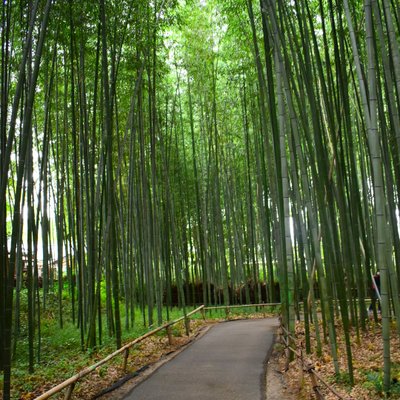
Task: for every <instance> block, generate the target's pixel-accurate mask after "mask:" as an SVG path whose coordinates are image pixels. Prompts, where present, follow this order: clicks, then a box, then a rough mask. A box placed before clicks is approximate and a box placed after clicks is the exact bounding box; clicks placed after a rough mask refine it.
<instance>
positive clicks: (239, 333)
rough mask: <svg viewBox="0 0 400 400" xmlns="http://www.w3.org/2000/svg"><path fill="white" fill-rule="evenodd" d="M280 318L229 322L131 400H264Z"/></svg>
mask: <svg viewBox="0 0 400 400" xmlns="http://www.w3.org/2000/svg"><path fill="white" fill-rule="evenodd" d="M277 326H278V320H277V319H275V318H274V319H272V318H271V319H257V320H242V321H232V322H225V323H220V324H217V325H215V326H214V327H212V328H211V329H210V331H209V332H207V333H206V334H205V335H204V336H203V337H201V338H200V339H199V340H197V341H195V342H194V343H193V344H192V345H191V346H189V347H188V348H187V349H186V350H184V351H183V352H182V353H180V354H179V355H178V356H177V357H175V358H174V359H173V360H171V361H170V362H168V363H166V364H165V365H163V366H162V367H160V368H159V369H158V370H157V371H156V372H155V373H154V374H152V375H151V376H150V377H149V378H148V379H146V380H145V381H143V382H142V383H140V384H139V385H138V386H137V387H135V388H134V389H133V390H132V391H131V392H130V393H129V394H128V395H127V396H126V397H125V399H128V400H161V399H162V400H191V399H197V400H198V399H201V400H216V399H218V400H228V399H229V400H253V399H254V400H259V399H264V398H265V385H264V383H265V361H266V359H267V358H268V356H269V354H270V351H271V349H272V344H273V340H274V333H275V331H276V328H277Z"/></svg>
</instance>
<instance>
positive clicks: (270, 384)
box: [265, 350, 298, 400]
mask: <svg viewBox="0 0 400 400" xmlns="http://www.w3.org/2000/svg"><path fill="white" fill-rule="evenodd" d="M281 370H282V365H281V361H280V356H279V354H278V352H277V351H276V350H274V351H273V352H272V354H271V357H270V358H269V360H268V363H267V368H266V376H265V381H266V388H265V389H266V393H265V398H266V400H283V399H285V400H295V399H297V398H298V397H297V396H296V395H295V394H294V393H293V392H292V391H290V390H289V388H288V387H287V385H286V380H285V376H284V374H283V372H281Z"/></svg>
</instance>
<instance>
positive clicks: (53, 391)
mask: <svg viewBox="0 0 400 400" xmlns="http://www.w3.org/2000/svg"><path fill="white" fill-rule="evenodd" d="M203 309H204V305H201V306H200V307H198V308H196V309H195V310H193V311H191V312H189V313H187V314H186V315H184V316H182V317H180V318H178V319H176V320H174V321H171V322H168V323H166V324H164V325H161V326H159V327H158V328H156V329H153V330H152V331H150V332H147V333H146V334H144V335H143V336H140V337H138V338H136V339H135V340H133V341H131V342H129V343H127V344H126V345H124V346H122V347H121V348H119V349H118V350H116V351H114V353H112V354H109V355H108V356H107V357H106V358H103V359H102V360H100V361H98V362H97V363H96V364H93V365H91V366H90V367H87V368H85V369H83V370H82V371H80V372H78V373H77V374H75V375H74V376H71V378H69V379H67V380H65V381H64V382H62V383H60V384H59V385H57V386H55V387H53V388H52V389H50V390H48V391H47V392H45V393H43V394H42V395H40V396H39V397H36V400H45V399H48V398H49V397H51V396H53V395H54V394H56V393H58V392H61V390H63V389H65V388H67V387H68V391H67V393H66V395H65V399H66V400H69V399H70V398H71V395H72V392H73V390H74V387H75V384H76V383H77V382H78V381H79V380H80V379H82V378H83V377H85V376H87V375H89V374H90V373H92V372H93V371H94V370H96V369H97V368H99V367H100V366H102V365H104V364H105V363H107V362H108V361H110V360H111V359H113V358H114V357H116V356H118V355H120V354H122V353H125V357H124V369H126V363H127V360H128V356H129V349H130V348H131V347H132V346H134V345H135V344H137V343H140V342H142V341H143V340H144V339H146V338H148V337H150V336H153V335H154V334H156V333H157V332H160V331H162V330H163V329H166V330H167V332H168V330H169V328H170V327H171V326H172V325H175V324H177V323H178V322H180V321H182V320H185V326H186V331H187V332H188V321H189V320H188V317H190V316H191V315H193V314H196V313H198V312H199V311H202V310H203ZM168 337H169V338H170V334H169V335H168Z"/></svg>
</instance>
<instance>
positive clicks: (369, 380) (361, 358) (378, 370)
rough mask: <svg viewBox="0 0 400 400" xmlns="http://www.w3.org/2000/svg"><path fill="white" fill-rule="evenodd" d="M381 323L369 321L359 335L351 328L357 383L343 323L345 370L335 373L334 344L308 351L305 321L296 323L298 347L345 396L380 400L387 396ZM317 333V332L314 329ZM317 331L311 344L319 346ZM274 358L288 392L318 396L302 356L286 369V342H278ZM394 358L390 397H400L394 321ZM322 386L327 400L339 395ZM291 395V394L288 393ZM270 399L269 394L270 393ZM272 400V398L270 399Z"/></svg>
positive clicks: (341, 352)
mask: <svg viewBox="0 0 400 400" xmlns="http://www.w3.org/2000/svg"><path fill="white" fill-rule="evenodd" d="M381 329H382V328H381V325H380V323H379V322H378V323H375V322H374V321H369V323H368V325H367V330H366V331H365V332H362V331H360V332H359V336H357V332H356V330H355V329H354V328H352V329H351V331H350V337H351V340H352V341H353V342H352V356H353V368H354V379H355V385H354V386H353V387H351V386H350V383H349V375H348V373H347V354H346V347H345V341H344V333H343V326H342V324H341V323H340V322H337V323H336V330H337V338H338V339H337V341H338V361H339V367H340V370H341V373H340V375H339V376H335V372H334V366H333V362H332V357H331V353H330V347H329V345H328V344H327V343H323V349H322V355H321V357H317V356H316V355H315V354H310V355H306V354H305V331H304V323H303V322H298V323H297V324H296V338H297V340H296V348H297V349H302V352H303V354H304V358H305V359H306V360H309V361H310V362H311V364H312V365H313V366H314V368H315V371H317V372H318V374H319V375H321V376H322V378H323V379H324V380H325V381H326V382H327V383H328V384H329V385H331V386H332V387H333V388H334V389H335V390H336V391H337V392H339V394H341V395H342V396H343V399H347V400H350V399H354V400H378V399H383V398H386V397H385V395H384V393H383V383H382V382H383V372H382V366H383V356H382V354H383V342H382V332H381ZM312 333H314V332H312ZM314 337H315V336H314V335H312V338H311V348H312V349H316V341H315V339H314ZM273 358H274V359H273V360H272V361H271V362H272V363H273V368H274V369H275V371H276V372H277V373H278V374H279V375H280V377H281V378H280V380H281V382H282V383H283V386H284V388H285V390H286V392H287V393H291V394H292V395H293V396H294V397H293V398H296V399H304V400H306V399H307V400H308V399H314V398H315V397H314V394H313V388H312V384H311V379H310V377H309V376H308V374H307V373H306V372H303V369H302V367H301V364H300V362H299V361H298V360H296V359H295V360H294V361H292V362H290V363H289V369H288V370H286V365H287V361H286V357H285V355H284V351H283V346H282V345H280V344H278V343H277V344H276V345H275V355H274V357H273ZM391 361H392V385H391V396H390V399H391V400H393V399H400V338H399V336H398V335H397V333H396V327H395V325H394V324H393V325H392V334H391ZM319 387H320V389H321V391H322V392H323V395H324V398H325V399H326V400H331V399H332V400H333V399H337V398H338V397H337V396H335V395H334V394H333V393H332V392H330V391H329V390H328V389H326V388H325V387H324V385H323V384H322V383H320V382H319ZM285 398H287V399H290V397H285ZM267 399H268V397H267ZM268 400H269V399H268Z"/></svg>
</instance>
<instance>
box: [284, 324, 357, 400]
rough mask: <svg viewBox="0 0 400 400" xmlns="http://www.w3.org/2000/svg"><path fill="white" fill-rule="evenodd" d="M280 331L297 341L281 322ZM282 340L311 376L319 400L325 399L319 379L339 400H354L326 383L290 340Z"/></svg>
mask: <svg viewBox="0 0 400 400" xmlns="http://www.w3.org/2000/svg"><path fill="white" fill-rule="evenodd" d="M279 329H281V330H282V331H283V332H284V333H285V334H286V336H287V337H288V338H290V339H291V340H293V341H294V340H296V339H295V338H294V337H293V335H292V334H291V333H290V332H289V331H288V330H287V329H286V328H285V327H284V326H283V325H282V321H281V324H280V327H279ZM281 339H282V341H283V343H284V345H285V347H286V348H287V349H288V350H290V351H292V352H293V354H295V355H296V357H297V360H299V361H300V363H301V366H302V368H303V370H304V371H305V372H307V373H309V374H310V379H311V383H312V387H313V390H314V392H315V394H316V396H317V399H318V400H323V398H324V397H323V395H322V393H321V391H320V388H319V386H318V382H317V379H318V380H319V381H321V382H322V383H323V385H324V386H325V387H326V388H327V389H328V390H330V391H331V392H332V393H333V394H334V395H335V396H336V397H337V398H339V399H341V400H352V398H351V397H343V396H342V395H341V394H340V393H339V392H338V391H336V390H335V388H333V387H332V386H331V385H329V383H328V382H326V381H325V380H324V379H323V378H322V376H321V375H320V374H318V373H317V371H315V368H314V366H313V365H312V363H311V362H310V361H309V360H305V359H304V356H303V353H302V352H301V351H300V352H299V351H297V350H295V349H294V348H293V347H292V346H290V343H289V340H286V339H285V338H284V337H283V336H281Z"/></svg>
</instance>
